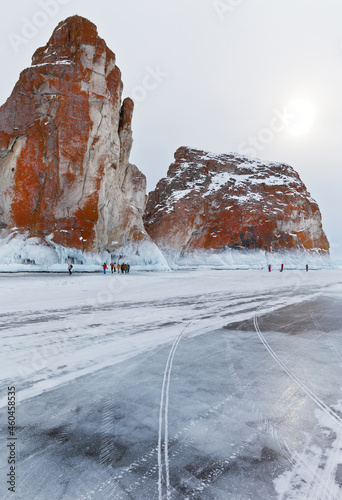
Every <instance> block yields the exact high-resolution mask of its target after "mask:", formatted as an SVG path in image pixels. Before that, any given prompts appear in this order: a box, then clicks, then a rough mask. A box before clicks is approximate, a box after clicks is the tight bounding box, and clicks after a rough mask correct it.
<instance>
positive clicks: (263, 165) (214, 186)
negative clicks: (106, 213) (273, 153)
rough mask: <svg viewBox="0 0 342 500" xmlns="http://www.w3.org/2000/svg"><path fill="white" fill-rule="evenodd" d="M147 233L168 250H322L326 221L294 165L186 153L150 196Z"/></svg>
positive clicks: (326, 246)
mask: <svg viewBox="0 0 342 500" xmlns="http://www.w3.org/2000/svg"><path fill="white" fill-rule="evenodd" d="M144 221H145V227H146V230H147V232H148V233H149V235H150V236H151V237H152V238H153V240H154V241H155V242H156V243H157V245H159V246H160V247H161V248H163V249H164V250H168V249H171V250H174V251H176V252H178V253H179V254H180V255H184V254H186V253H191V252H194V251H198V250H214V251H217V252H221V251H223V250H225V249H227V248H232V249H260V250H265V251H277V250H288V249H298V250H318V251H320V252H325V253H328V250H329V243H328V240H327V238H326V236H325V234H324V232H323V229H322V222H321V214H320V211H319V208H318V205H317V203H316V202H315V201H314V200H313V199H312V198H311V196H310V194H309V193H308V191H307V189H306V187H305V185H304V184H303V182H302V181H301V179H300V177H299V175H298V174H297V173H296V172H295V170H294V169H293V168H292V167H290V166H289V165H285V164H281V163H271V162H262V161H260V160H257V159H253V158H248V157H245V156H241V155H238V154H222V155H215V154H211V153H206V152H204V151H198V150H194V149H189V148H186V147H182V148H179V149H178V150H177V151H176V153H175V161H174V163H173V164H172V165H171V166H170V168H169V171H168V173H167V177H166V178H164V179H162V180H161V181H159V183H158V184H157V187H156V189H155V190H154V191H153V192H151V193H150V195H149V198H148V202H147V207H146V212H145V216H144Z"/></svg>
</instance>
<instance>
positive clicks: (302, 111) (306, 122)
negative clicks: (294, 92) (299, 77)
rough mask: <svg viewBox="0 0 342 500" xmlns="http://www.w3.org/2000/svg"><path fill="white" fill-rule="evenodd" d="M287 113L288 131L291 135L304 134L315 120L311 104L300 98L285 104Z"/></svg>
mask: <svg viewBox="0 0 342 500" xmlns="http://www.w3.org/2000/svg"><path fill="white" fill-rule="evenodd" d="M286 111H287V114H288V121H289V124H288V128H287V129H288V132H289V133H290V134H291V135H304V134H307V133H309V132H310V130H311V128H312V125H313V123H314V120H315V115H316V113H315V109H314V107H313V105H312V104H311V103H310V102H308V101H304V100H301V99H297V100H295V101H292V102H291V103H290V104H289V105H288V106H286Z"/></svg>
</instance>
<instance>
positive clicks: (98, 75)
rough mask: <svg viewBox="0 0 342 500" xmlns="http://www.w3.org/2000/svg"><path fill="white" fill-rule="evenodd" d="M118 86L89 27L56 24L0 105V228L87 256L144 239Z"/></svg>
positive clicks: (110, 57) (140, 196) (77, 20)
mask: <svg viewBox="0 0 342 500" xmlns="http://www.w3.org/2000/svg"><path fill="white" fill-rule="evenodd" d="M122 88H123V85H122V81H121V73H120V70H119V69H118V67H117V66H116V64H115V55H114V54H113V52H112V51H111V50H109V49H108V47H107V46H106V44H105V42H104V41H103V40H102V39H101V38H99V36H98V34H97V29H96V26H95V25H94V24H92V23H91V22H90V21H88V20H87V19H84V18H82V17H79V16H74V17H71V18H68V19H67V20H65V21H63V22H61V23H60V24H59V25H58V26H57V28H56V29H55V31H54V32H53V34H52V36H51V38H50V40H49V42H48V43H47V45H46V46H45V47H42V48H40V49H38V50H37V51H36V52H35V54H34V55H33V58H32V66H31V67H30V68H28V69H25V70H24V71H23V72H22V73H21V75H20V79H19V81H18V82H17V84H16V85H15V88H14V90H13V92H12V95H11V96H10V97H9V99H8V100H7V102H6V103H5V104H4V105H3V106H2V107H1V108H0V227H1V228H12V227H14V226H16V227H17V228H19V230H22V231H27V232H28V233H29V234H30V235H32V236H39V237H42V238H44V237H47V236H49V238H50V239H51V240H52V241H53V242H54V243H57V244H61V245H64V246H68V247H73V248H77V249H80V250H91V251H100V250H105V249H107V250H111V249H112V241H115V242H116V244H122V243H123V242H125V241H126V240H127V234H129V235H130V238H133V239H134V238H136V237H137V238H138V237H140V236H137V235H140V234H141V232H143V233H145V231H144V227H143V223H142V213H143V211H144V206H145V185H146V182H145V177H144V176H143V175H142V174H141V172H139V170H138V169H137V168H136V167H134V166H133V165H130V164H129V154H130V150H131V146H132V132H131V120H132V113H133V102H132V101H131V99H125V100H124V102H123V103H122V102H121V94H122ZM145 234H146V233H145ZM146 237H147V235H146Z"/></svg>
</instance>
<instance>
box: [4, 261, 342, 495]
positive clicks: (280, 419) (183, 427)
mask: <svg viewBox="0 0 342 500" xmlns="http://www.w3.org/2000/svg"><path fill="white" fill-rule="evenodd" d="M0 294H1V301H0V303H1V305H0V308H1V323H0V330H1V332H0V335H1V337H0V338H1V360H0V361H1V364H0V367H1V368H0V371H1V373H0V383H1V393H0V398H1V399H0V427H1V448H0V449H1V452H0V496H1V498H3V499H5V500H7V499H12V498H16V499H20V500H21V499H23V500H24V499H25V500H57V499H64V500H69V499H70V500H75V499H77V500H102V499H103V500H111V499H118V500H128V499H130V500H132V499H134V500H162V499H163V500H164V499H165V500H169V499H172V500H180V499H184V500H185V499H189V500H190V499H191V500H214V499H217V500H228V499H233V500H235V499H236V500H238V499H239V500H240V499H241V500H247V499H251V500H252V499H253V500H255V499H257V500H259V499H260V500H265V499H283V500H287V499H294V500H297V499H299V500H301V499H310V500H330V499H331V500H335V499H336V500H338V499H340V498H342V391H341V389H342V314H341V311H342V272H341V271H331V270H327V271H315V272H309V273H305V272H300V271H288V272H284V273H279V272H275V271H274V272H272V273H267V272H264V271H226V270H222V271H218V270H214V271H213V270H197V271H179V272H171V273H168V272H166V273H143V272H140V273H138V272H136V273H134V272H133V273H131V274H129V275H117V274H115V275H110V274H108V275H106V276H104V275H100V274H88V275H82V274H79V275H78V274H74V275H73V276H71V277H70V276H68V275H65V276H63V275H62V276H61V275H54V274H15V275H0ZM8 386H15V387H16V392H17V402H18V404H17V414H16V419H17V432H16V437H17V447H16V451H17V456H16V459H17V462H16V494H15V495H13V493H11V492H9V491H7V485H6V480H7V478H6V474H7V473H8V468H9V465H8V464H7V457H8V448H7V447H6V444H7V442H8V429H7V387H8Z"/></svg>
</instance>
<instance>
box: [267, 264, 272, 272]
mask: <svg viewBox="0 0 342 500" xmlns="http://www.w3.org/2000/svg"><path fill="white" fill-rule="evenodd" d="M271 271H272V266H271V264H268V272H269V273H270V272H271Z"/></svg>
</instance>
